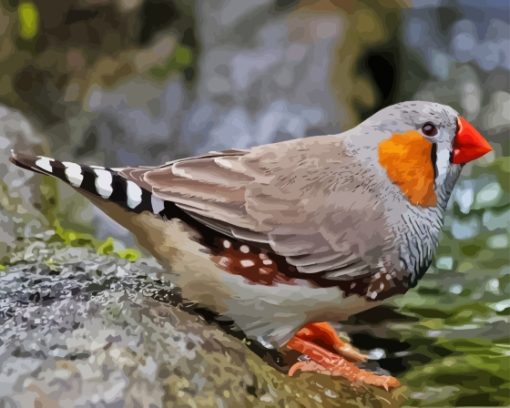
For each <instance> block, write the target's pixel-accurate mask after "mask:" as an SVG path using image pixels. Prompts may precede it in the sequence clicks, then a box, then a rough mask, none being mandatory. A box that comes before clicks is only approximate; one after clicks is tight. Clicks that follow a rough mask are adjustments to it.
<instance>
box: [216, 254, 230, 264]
mask: <svg viewBox="0 0 510 408" xmlns="http://www.w3.org/2000/svg"><path fill="white" fill-rule="evenodd" d="M218 263H219V264H220V265H221V266H229V265H230V259H228V258H227V257H226V256H222V257H221V258H220V260H219V262H218Z"/></svg>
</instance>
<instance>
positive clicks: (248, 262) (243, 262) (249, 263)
mask: <svg viewBox="0 0 510 408" xmlns="http://www.w3.org/2000/svg"><path fill="white" fill-rule="evenodd" d="M241 266H242V267H243V268H249V267H250V266H255V262H253V261H252V260H251V259H242V260H241Z"/></svg>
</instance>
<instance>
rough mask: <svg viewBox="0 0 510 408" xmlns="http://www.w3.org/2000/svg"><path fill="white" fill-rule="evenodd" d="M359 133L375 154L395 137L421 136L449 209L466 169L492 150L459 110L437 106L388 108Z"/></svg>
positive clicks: (407, 104) (421, 104) (422, 103)
mask: <svg viewBox="0 0 510 408" xmlns="http://www.w3.org/2000/svg"><path fill="white" fill-rule="evenodd" d="M357 129H358V131H357V132H356V133H357V134H360V135H361V136H360V137H359V139H358V140H357V142H358V143H362V144H364V145H365V146H366V147H369V146H370V147H372V149H374V150H375V149H376V148H377V146H378V145H379V143H381V142H382V141H384V140H387V139H389V138H391V137H393V136H394V135H407V136H406V137H409V138H412V137H414V138H417V135H419V136H421V138H423V140H426V141H428V142H429V143H430V144H431V147H432V149H431V157H430V160H432V165H433V168H434V174H435V183H434V184H435V187H436V193H437V194H438V196H439V198H440V200H439V203H440V204H441V205H446V202H447V200H448V197H449V195H450V193H451V190H452V189H453V186H454V184H455V182H456V180H457V178H458V176H459V174H460V171H461V169H462V166H463V165H464V164H465V163H467V162H468V161H471V160H474V159H476V158H478V157H480V156H482V155H483V154H485V153H487V152H488V151H490V150H491V147H490V146H489V144H488V143H487V141H486V140H485V139H484V138H483V137H482V136H481V135H480V134H479V133H478V132H477V131H476V130H475V129H474V128H473V127H472V126H471V125H470V124H469V122H467V121H466V120H465V119H464V118H462V117H461V116H460V115H459V113H458V112H457V111H456V110H455V109H453V108H451V107H449V106H446V105H441V104H439V103H434V102H425V101H407V102H401V103H398V104H395V105H391V106H388V107H386V108H384V109H382V110H380V111H379V112H377V113H376V114H374V115H372V116H371V117H370V118H368V119H367V120H366V121H364V122H363V123H362V124H360V125H359V127H358V128H357ZM359 130H362V132H359ZM374 141H375V142H376V143H375V146H374ZM374 153H375V152H374Z"/></svg>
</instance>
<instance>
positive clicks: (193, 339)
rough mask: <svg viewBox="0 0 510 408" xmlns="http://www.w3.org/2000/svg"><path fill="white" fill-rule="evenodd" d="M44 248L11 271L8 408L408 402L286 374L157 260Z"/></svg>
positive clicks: (3, 315) (5, 346)
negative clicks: (168, 278)
mask: <svg viewBox="0 0 510 408" xmlns="http://www.w3.org/2000/svg"><path fill="white" fill-rule="evenodd" d="M39 244H40V245H41V247H40V250H39V251H33V250H29V253H28V254H27V253H25V254H23V255H21V256H20V258H23V259H26V260H29V261H28V262H27V261H24V262H21V263H19V264H17V265H15V266H12V267H9V268H8V269H7V270H6V271H5V272H3V273H2V274H1V275H0V406H3V407H16V406H19V407H24V406H37V407H59V406H60V407H68V406H79V407H92V406H95V407H97V406H102V407H119V406H126V407H141V406H145V407H150V406H167V407H244V406H250V407H251V406H253V407H265V406H271V407H272V406H275V407H276V406H279V407H283V406H285V407H299V406H304V407H333V406H339V405H340V404H341V406H342V407H359V406H363V407H368V406H370V407H372V406H373V407H389V406H398V401H399V399H400V398H401V392H399V391H398V390H397V391H396V392H394V393H393V395H391V394H389V393H387V392H385V391H384V390H380V389H373V388H364V387H359V388H352V387H350V386H349V385H348V384H346V383H345V382H344V381H343V380H341V379H331V378H328V377H324V376H313V375H309V374H306V375H305V374H303V375H301V376H299V377H297V378H289V377H287V376H286V374H284V373H282V372H280V371H278V370H276V369H275V368H272V367H271V366H269V365H268V364H267V363H266V362H264V361H263V360H262V359H261V358H259V357H258V356H257V355H256V354H255V353H253V352H252V351H250V349H249V348H248V347H247V346H246V344H245V343H244V342H242V341H240V340H238V339H237V338H235V337H232V336H230V335H227V334H226V333H225V332H224V331H223V330H221V329H220V328H219V327H218V326H217V325H216V324H213V323H211V324H210V323H207V322H206V321H205V320H204V319H203V317H201V316H200V315H198V314H195V313H191V312H189V311H187V310H184V309H185V308H184V306H183V304H182V303H180V301H179V294H178V291H177V290H176V289H175V288H172V286H171V284H169V283H164V282H162V281H161V280H160V279H159V273H160V271H159V268H158V267H156V266H155V265H152V264H151V263H150V262H148V261H139V262H136V263H129V262H127V261H125V260H122V259H118V258H115V257H112V256H105V255H98V254H96V253H95V252H93V251H91V250H89V249H86V248H72V247H62V245H61V244H56V243H53V244H47V243H42V242H39Z"/></svg>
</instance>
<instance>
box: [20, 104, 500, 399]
mask: <svg viewBox="0 0 510 408" xmlns="http://www.w3.org/2000/svg"><path fill="white" fill-rule="evenodd" d="M491 150H492V148H491V146H490V145H489V143H488V142H487V140H486V139H485V138H484V137H483V136H482V135H481V134H480V133H479V132H478V131H477V130H476V129H475V128H474V127H473V125H471V124H470V123H469V122H468V120H467V119H465V118H464V117H463V116H461V115H460V114H459V113H458V112H457V111H456V110H454V109H453V108H451V107H449V106H446V105H442V104H439V103H435V102H427V101H407V102H401V103H397V104H394V105H391V106H388V107H385V108H383V109H381V110H380V111H378V112H376V113H375V114H373V115H372V116H370V117H369V118H367V119H366V120H364V121H363V122H361V123H360V124H359V125H357V126H355V127H353V128H352V129H350V130H347V131H345V132H342V133H339V134H330V135H321V136H310V137H304V138H301V139H291V140H286V141H280V142H276V143H272V144H266V145H260V146H255V147H252V148H249V149H230V150H224V151H213V152H209V153H205V154H202V155H197V156H193V157H187V158H182V159H177V160H173V161H170V162H167V163H165V164H162V165H158V166H139V167H129V166H127V167H120V168H107V167H102V166H97V165H83V164H77V163H74V162H70V161H58V160H55V159H53V158H49V157H45V156H35V155H30V154H26V153H19V152H12V153H11V157H10V160H11V162H12V163H14V164H16V165H18V166H20V167H22V168H25V169H28V170H32V171H35V172H39V173H42V174H44V175H49V176H54V177H56V178H58V179H61V180H63V181H64V182H66V183H68V184H69V185H71V186H72V187H73V188H75V189H76V190H77V191H78V192H80V193H82V194H83V195H84V196H85V197H87V198H88V199H90V200H91V201H92V202H93V203H94V204H95V205H96V206H97V207H99V208H100V209H101V210H102V211H104V212H105V213H106V214H107V215H109V216H110V217H111V218H113V219H114V220H115V221H117V222H118V223H119V224H121V225H122V226H124V227H125V228H127V229H128V230H129V231H131V232H132V233H133V234H134V235H135V237H136V238H137V240H138V242H139V244H140V245H141V246H142V247H143V248H145V249H146V250H148V251H149V252H150V253H151V254H152V255H153V256H154V257H155V258H156V259H157V260H158V261H159V262H160V263H161V264H162V265H163V267H164V268H165V270H166V271H168V273H169V274H170V276H171V277H172V278H171V279H172V281H173V282H174V283H175V284H176V285H177V286H178V287H180V288H181V290H182V295H183V297H184V298H186V299H188V300H190V301H192V302H194V303H196V304H199V305H201V306H204V307H206V308H207V309H210V310H212V311H214V312H216V313H218V314H219V315H224V316H227V317H228V318H230V319H232V320H233V321H234V322H235V323H236V325H237V326H238V327H239V328H240V329H241V330H243V332H244V333H245V334H246V336H247V337H248V338H249V339H253V340H254V341H257V342H260V343H262V344H264V345H267V346H268V347H274V348H277V349H291V350H295V351H297V352H299V353H302V354H303V355H305V356H307V357H308V358H307V359H305V360H303V359H301V361H296V362H295V364H294V365H293V366H292V367H291V368H290V370H289V372H288V374H289V375H295V374H296V373H298V372H315V373H322V374H329V375H332V376H339V377H343V378H345V379H347V380H348V381H350V382H351V383H353V384H360V383H361V384H369V385H374V386H378V387H384V388H386V389H390V388H394V387H398V386H400V383H399V381H398V380H397V379H396V378H394V377H392V376H389V375H378V374H376V373H374V372H371V371H368V370H366V369H362V368H360V367H359V366H358V365H359V364H358V363H360V362H362V361H364V360H365V359H366V356H365V355H364V354H362V353H361V352H360V351H358V350H357V349H356V348H354V347H353V346H351V345H350V343H348V342H347V341H345V340H343V339H341V338H340V336H339V335H338V333H337V332H336V330H335V329H334V328H333V327H332V325H331V324H330V323H328V322H340V321H344V320H345V319H348V318H349V317H350V316H352V315H354V314H357V313H359V312H361V311H364V310H367V309H370V308H373V307H375V306H377V305H380V304H381V303H382V302H383V301H384V300H385V299H388V298H390V297H392V296H394V295H402V294H404V293H406V292H407V291H408V290H409V289H411V288H413V287H415V286H416V285H417V283H418V281H419V280H420V278H421V277H422V276H423V274H424V273H425V272H426V270H427V269H428V268H429V266H430V264H431V262H432V257H433V254H434V251H435V249H436V247H437V245H438V240H439V237H440V232H441V228H442V225H443V218H444V214H445V210H446V206H447V203H448V200H449V197H450V196H451V193H452V190H453V188H454V185H455V183H456V181H457V179H458V177H459V175H460V173H461V170H462V168H463V167H464V165H465V164H466V163H468V162H470V161H472V160H475V159H477V158H479V157H481V156H483V155H484V154H486V153H488V152H489V151H491Z"/></svg>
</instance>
